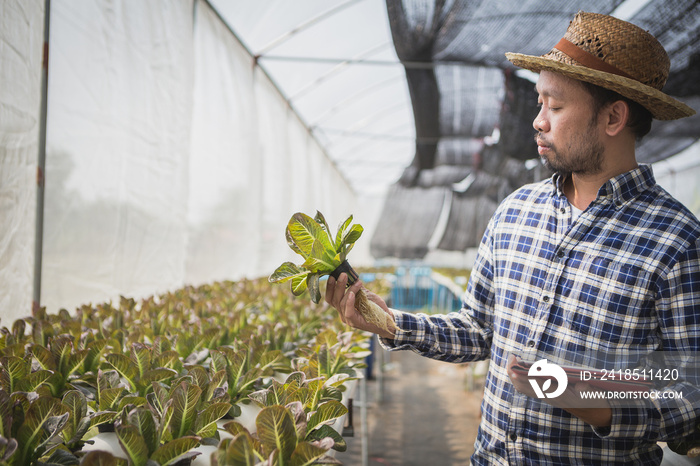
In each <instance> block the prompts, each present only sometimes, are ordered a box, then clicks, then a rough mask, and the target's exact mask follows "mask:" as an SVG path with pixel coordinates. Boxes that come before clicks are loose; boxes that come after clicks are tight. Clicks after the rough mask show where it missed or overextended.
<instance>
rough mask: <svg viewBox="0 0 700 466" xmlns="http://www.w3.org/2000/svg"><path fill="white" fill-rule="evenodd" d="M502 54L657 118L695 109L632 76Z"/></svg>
mask: <svg viewBox="0 0 700 466" xmlns="http://www.w3.org/2000/svg"><path fill="white" fill-rule="evenodd" d="M506 57H507V58H508V60H510V61H511V62H512V63H513V64H514V65H515V66H518V67H520V68H525V69H527V70H530V71H534V72H536V73H539V72H540V71H552V72H555V73H559V74H563V75H565V76H568V77H570V78H573V79H578V80H580V81H586V82H589V83H591V84H595V85H597V86H600V87H604V88H606V89H610V90H612V91H615V92H617V93H618V94H620V95H623V96H625V97H627V98H629V99H631V100H633V101H635V102H638V103H639V104H641V105H643V106H644V107H645V108H647V109H648V110H649V111H650V112H651V114H652V115H653V116H654V118H657V119H659V120H677V119H679V118H685V117H689V116H692V115H695V110H693V109H692V108H690V107H689V106H687V105H686V104H684V103H683V102H681V101H679V100H676V99H674V98H673V97H671V96H669V95H667V94H664V93H663V92H661V91H658V90H656V89H654V88H653V87H650V86H647V85H644V84H642V83H640V82H639V81H635V80H634V79H629V78H625V77H624V76H618V75H615V74H611V73H606V72H604V71H598V70H594V69H592V68H588V67H585V66H576V65H569V64H566V63H562V62H560V61H557V60H552V59H549V58H543V57H536V56H533V55H524V54H521V53H506Z"/></svg>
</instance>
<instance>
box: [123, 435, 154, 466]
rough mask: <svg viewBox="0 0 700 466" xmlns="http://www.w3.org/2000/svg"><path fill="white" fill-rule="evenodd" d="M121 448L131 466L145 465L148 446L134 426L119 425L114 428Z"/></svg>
mask: <svg viewBox="0 0 700 466" xmlns="http://www.w3.org/2000/svg"><path fill="white" fill-rule="evenodd" d="M116 431H117V438H118V439H119V444H120V445H121V446H122V450H124V453H126V456H127V458H128V459H129V461H130V463H131V464H132V465H133V466H145V465H146V462H147V461H148V446H147V445H146V441H145V440H144V439H143V437H141V434H140V433H139V430H138V428H137V427H136V426H130V425H126V426H125V425H120V426H117V428H116Z"/></svg>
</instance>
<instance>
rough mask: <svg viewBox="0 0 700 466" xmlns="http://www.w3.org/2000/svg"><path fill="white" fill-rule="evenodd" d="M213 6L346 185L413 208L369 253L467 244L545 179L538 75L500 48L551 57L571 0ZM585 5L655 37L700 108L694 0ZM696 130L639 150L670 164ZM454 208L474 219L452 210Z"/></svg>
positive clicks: (355, 0)
mask: <svg viewBox="0 0 700 466" xmlns="http://www.w3.org/2000/svg"><path fill="white" fill-rule="evenodd" d="M210 1H211V3H212V5H213V6H214V7H215V8H216V9H217V10H218V11H219V13H220V15H221V16H222V18H223V19H224V20H225V21H226V22H227V23H228V24H229V26H230V27H231V29H232V30H233V31H234V33H235V34H236V35H237V36H238V37H239V38H240V40H241V41H242V43H243V44H244V45H245V46H246V47H247V48H248V49H249V51H250V53H251V54H252V55H253V56H255V57H257V58H256V63H257V64H259V65H260V66H261V67H262V68H263V69H264V70H265V71H266V72H267V73H268V75H269V76H270V77H271V78H272V80H273V81H274V82H275V83H276V85H277V86H278V88H279V89H280V91H281V93H282V94H283V95H284V96H285V98H286V99H287V101H288V102H289V104H290V106H291V107H292V108H293V109H295V111H296V112H297V113H298V115H299V116H300V118H301V119H302V121H303V122H304V123H305V124H306V125H307V127H308V128H309V131H311V132H312V134H313V135H314V136H315V137H316V139H317V140H318V141H319V142H320V143H321V145H322V146H323V147H324V149H325V151H326V152H327V154H328V156H329V157H330V158H331V159H332V160H333V161H334V163H335V164H336V165H337V167H338V168H339V170H340V171H341V172H342V173H343V175H344V176H345V177H346V178H347V179H348V180H349V182H350V184H351V186H352V187H353V189H354V190H355V191H356V192H357V193H358V194H359V195H368V196H373V195H377V194H379V195H384V194H386V195H387V196H388V197H389V198H393V200H392V199H387V201H386V204H385V215H383V217H382V218H383V219H384V221H386V219H387V218H388V217H391V216H392V215H391V214H392V212H391V210H390V206H391V205H398V206H400V205H407V204H409V205H411V206H412V207H414V209H413V212H411V213H405V212H403V210H395V209H394V211H393V216H396V217H397V223H394V224H393V225H392V223H391V222H389V224H390V225H392V226H393V227H394V228H387V230H389V231H391V232H395V231H396V229H397V228H406V226H407V225H408V224H409V223H410V224H412V225H413V224H415V225H419V224H420V225H421V226H420V227H416V228H417V230H416V231H415V234H416V235H417V236H415V237H413V238H412V239H411V241H408V242H407V243H406V245H405V246H397V245H396V244H395V240H394V239H392V237H391V235H392V234H393V233H390V232H389V231H387V232H386V233H385V234H386V238H383V237H382V233H381V232H377V234H375V237H374V238H373V250H374V253H375V255H377V256H379V257H381V256H384V255H392V256H393V255H397V256H399V257H420V256H421V255H422V254H424V251H426V250H427V249H428V243H429V242H430V241H431V238H432V244H433V245H435V246H436V247H438V248H440V249H447V250H463V249H464V248H465V247H469V246H474V245H475V244H476V241H478V238H479V237H480V235H481V233H480V231H476V230H481V229H482V227H483V224H484V222H483V221H481V220H479V219H478V218H476V217H479V216H482V217H483V216H486V217H488V216H490V215H491V213H492V211H493V209H494V208H495V205H497V203H498V202H499V201H500V200H501V199H502V198H503V196H504V195H506V194H508V193H509V192H511V191H512V190H513V189H515V188H517V187H518V186H520V185H522V184H524V183H527V182H530V181H534V180H537V179H541V178H542V177H545V176H547V175H548V174H547V173H545V170H544V169H543V167H542V166H541V164H540V163H539V161H538V156H537V152H536V147H535V144H534V143H533V141H532V133H533V130H532V120H533V118H534V116H535V114H536V106H535V102H536V98H537V97H536V94H535V91H534V84H533V82H534V81H535V80H536V75H534V74H532V73H529V72H526V71H524V70H517V69H516V68H515V67H513V66H512V65H511V64H510V62H508V61H507V60H506V58H505V56H504V53H505V52H507V51H514V52H520V53H525V54H532V55H541V54H543V53H546V52H548V51H549V50H550V49H551V48H552V47H553V45H554V44H556V43H557V42H558V40H559V39H560V38H561V37H562V36H563V34H564V32H565V31H566V28H567V26H568V24H569V21H570V20H571V19H572V18H573V16H574V15H575V14H576V12H577V11H579V9H580V8H581V2H580V1H571V0H556V1H555V0H549V1H542V0H523V1H520V2H512V1H505V0H490V1H459V0H297V1H295V2H288V1H285V0H268V1H264V2H228V1H225V0H210ZM585 8H586V10H587V11H592V12H598V13H605V14H612V15H613V16H617V17H619V18H622V19H625V20H628V21H630V22H632V23H634V24H637V25H638V26H640V27H642V28H644V29H646V30H649V31H650V32H651V33H652V34H653V35H655V36H656V37H657V38H658V39H659V41H660V42H661V43H662V45H663V46H664V47H665V48H666V50H667V52H668V53H669V56H670V58H671V72H670V76H669V80H668V82H667V84H666V86H665V88H664V91H665V92H667V93H669V94H671V95H673V96H676V97H678V98H680V99H681V100H682V101H684V102H685V103H687V104H688V105H690V106H691V107H693V108H695V109H700V66H699V65H698V60H699V57H700V39H699V35H698V29H699V26H700V3H698V2H697V1H695V0H674V1H663V0H625V1H622V0H591V1H589V2H586V5H585ZM699 136H700V117H699V116H698V115H695V116H694V117H691V118H686V119H684V120H680V121H671V122H655V123H654V126H653V128H652V133H651V134H650V135H649V136H647V138H645V140H644V142H643V143H642V144H641V145H640V146H639V148H638V153H637V158H638V160H639V161H640V162H657V161H660V160H664V159H667V158H668V157H670V156H672V155H674V154H676V153H678V152H680V151H682V150H683V149H685V148H687V147H688V146H690V145H692V144H693V143H694V142H695V141H697V139H698V137H699ZM477 180H478V181H479V182H478V183H476V181H477ZM486 180H488V181H486ZM416 189H417V190H419V192H418V193H412V192H411V190H416ZM421 192H422V194H421ZM418 198H420V203H422V206H421V208H420V209H417V210H416V208H415V207H416V204H417V202H418V201H417V199H418ZM447 200H449V205H447V204H446V202H447ZM460 205H461V206H462V208H466V209H468V210H476V211H478V212H479V214H478V215H477V214H474V215H473V217H475V218H473V219H470V218H467V217H469V215H467V214H464V213H462V215H458V210H459V207H458V206H460ZM418 211H420V212H432V213H433V214H432V215H428V216H425V215H423V216H421V215H419V214H418V213H417V212H418ZM441 211H443V212H452V214H451V215H449V221H448V222H440V221H439V220H438V218H437V216H438V215H437V214H436V212H441ZM407 215H410V216H415V221H409V220H407V217H406V216H407ZM433 217H435V218H433ZM399 218H400V219H399ZM406 222H408V223H406ZM440 223H443V225H442V227H439V228H438V224H440ZM465 225H478V228H476V230H475V231H474V232H471V233H470V232H465V231H464V226H465ZM436 229H439V230H440V235H441V236H440V237H439V238H437V237H435V236H436V234H437V232H436V231H437V230H436ZM423 230H425V231H423ZM414 243H415V244H414ZM397 247H398V248H399V249H401V251H397V250H396V248H397ZM402 248H403V249H402ZM402 251H403V252H402Z"/></svg>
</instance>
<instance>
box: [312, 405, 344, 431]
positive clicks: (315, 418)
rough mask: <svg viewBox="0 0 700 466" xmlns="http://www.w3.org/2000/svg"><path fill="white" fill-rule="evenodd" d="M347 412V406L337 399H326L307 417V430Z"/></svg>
mask: <svg viewBox="0 0 700 466" xmlns="http://www.w3.org/2000/svg"><path fill="white" fill-rule="evenodd" d="M347 412H348V408H346V407H345V406H343V404H342V403H341V402H339V401H335V400H332V401H327V402H325V403H323V404H321V405H319V406H318V409H317V410H316V412H315V413H313V414H312V415H311V417H310V418H309V424H308V431H309V432H311V431H312V430H314V429H315V428H316V427H318V426H319V425H321V424H324V423H326V422H330V421H334V420H335V419H337V418H339V417H340V416H343V415H344V414H346V413H347Z"/></svg>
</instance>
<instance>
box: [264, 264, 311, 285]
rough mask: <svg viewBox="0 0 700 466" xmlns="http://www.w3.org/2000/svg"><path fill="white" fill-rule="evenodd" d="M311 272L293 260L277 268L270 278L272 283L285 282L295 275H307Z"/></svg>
mask: <svg viewBox="0 0 700 466" xmlns="http://www.w3.org/2000/svg"><path fill="white" fill-rule="evenodd" d="M308 273H309V271H308V270H305V269H303V268H301V267H299V266H298V265H296V264H294V263H292V262H285V263H283V264H282V265H280V266H279V267H277V270H275V271H274V272H273V273H272V275H270V278H269V279H268V280H269V281H270V283H284V282H286V281H287V280H292V279H293V278H294V277H299V276H306V275H307V274H308Z"/></svg>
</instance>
